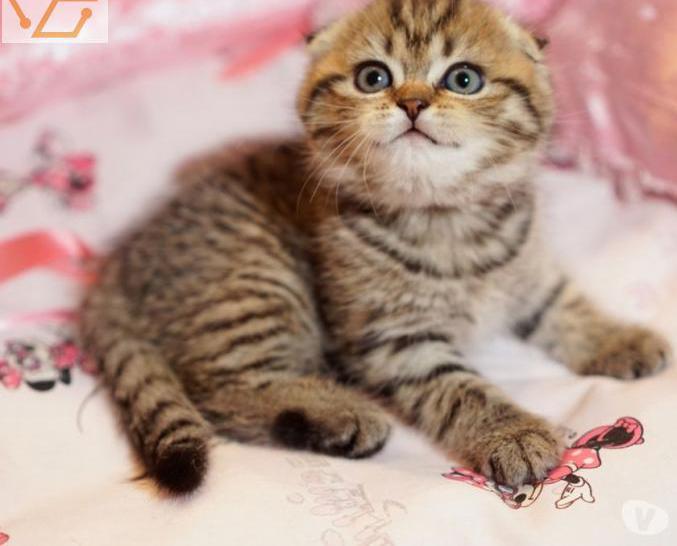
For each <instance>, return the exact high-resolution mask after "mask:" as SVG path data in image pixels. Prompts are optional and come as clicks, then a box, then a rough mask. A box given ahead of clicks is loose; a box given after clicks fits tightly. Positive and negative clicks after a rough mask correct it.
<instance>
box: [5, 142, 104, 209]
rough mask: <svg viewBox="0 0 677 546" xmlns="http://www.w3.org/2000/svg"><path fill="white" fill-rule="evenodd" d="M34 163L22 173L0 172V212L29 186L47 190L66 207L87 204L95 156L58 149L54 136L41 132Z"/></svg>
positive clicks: (86, 206) (90, 193) (91, 186)
mask: <svg viewBox="0 0 677 546" xmlns="http://www.w3.org/2000/svg"><path fill="white" fill-rule="evenodd" d="M34 153H35V165H34V167H33V168H32V169H31V170H30V171H29V172H28V174H26V175H14V174H9V173H7V172H4V171H0V212H2V210H3V209H4V208H6V207H7V206H8V205H9V203H10V202H11V201H12V200H13V199H14V198H15V197H16V196H17V195H19V194H20V193H21V192H23V191H25V190H27V189H29V188H39V189H42V190H47V191H49V192H51V193H53V194H55V195H57V196H58V197H59V200H60V201H61V202H62V203H63V204H64V205H65V206H67V207H69V208H73V209H84V208H88V207H89V206H90V205H91V197H92V191H93V189H94V183H95V180H94V172H95V169H96V158H95V157H94V156H93V155H92V154H89V153H67V152H63V151H61V150H60V145H59V142H58V139H57V137H56V136H55V135H54V134H53V133H49V132H47V133H44V134H43V135H42V136H41V137H40V138H39V140H38V143H37V144H36V146H35V149H34Z"/></svg>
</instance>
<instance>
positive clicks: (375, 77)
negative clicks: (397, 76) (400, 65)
mask: <svg viewBox="0 0 677 546" xmlns="http://www.w3.org/2000/svg"><path fill="white" fill-rule="evenodd" d="M392 83H393V77H392V75H391V74H390V70H388V67H387V66H386V65H384V64H383V63H379V62H376V61H373V62H367V63H363V64H361V65H360V66H358V67H357V71H356V73H355V86H356V87H357V88H358V89H359V90H360V91H362V92H363V93H378V92H379V91H383V90H384V89H387V88H388V87H390V86H391V85H392Z"/></svg>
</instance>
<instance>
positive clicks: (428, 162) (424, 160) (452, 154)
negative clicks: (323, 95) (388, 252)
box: [321, 136, 533, 209]
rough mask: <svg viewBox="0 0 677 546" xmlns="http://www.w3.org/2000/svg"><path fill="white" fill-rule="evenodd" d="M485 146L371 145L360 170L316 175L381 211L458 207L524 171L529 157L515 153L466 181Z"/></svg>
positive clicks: (411, 141)
mask: <svg viewBox="0 0 677 546" xmlns="http://www.w3.org/2000/svg"><path fill="white" fill-rule="evenodd" d="M491 144H492V143H491V141H490V140H489V139H483V138H477V137H475V138H474V139H472V140H470V141H468V142H465V143H463V144H462V145H461V146H460V147H458V148H457V147H453V146H445V145H443V144H434V143H432V142H430V141H428V140H426V139H425V138H423V137H418V136H417V137H411V136H409V137H403V138H400V139H397V140H395V141H393V142H390V143H389V144H380V145H375V146H373V147H372V148H371V149H370V151H369V154H368V163H369V164H368V166H367V168H366V169H363V168H362V166H355V167H351V166H347V165H342V164H341V163H335V164H333V165H332V166H331V167H330V168H329V169H326V170H323V171H322V175H324V177H325V178H324V180H325V183H327V184H340V187H341V188H342V189H343V191H346V192H348V193H350V194H352V195H353V197H358V198H360V197H364V198H365V200H368V201H371V202H374V203H378V204H380V205H381V206H384V207H386V208H393V209H401V208H410V209H416V208H429V207H452V206H459V205H463V204H464V203H469V202H472V201H473V200H474V198H475V197H477V196H478V195H480V194H481V193H483V190H486V188H487V184H490V185H492V186H493V185H495V184H496V183H499V184H505V185H507V186H509V185H510V184H511V182H513V181H515V180H523V179H524V175H525V174H526V173H527V172H528V171H529V169H530V166H531V164H532V163H533V154H521V155H520V156H518V157H517V158H516V160H515V161H513V162H512V163H508V164H505V165H503V166H501V167H500V168H496V169H491V170H490V171H486V172H485V173H484V175H483V176H473V177H472V181H470V180H469V179H468V175H470V174H471V173H474V172H476V171H477V169H478V167H479V165H480V163H481V162H482V159H483V158H485V157H486V156H487V150H489V149H491ZM330 163H331V162H330ZM322 175H321V176H322ZM367 192H368V193H367Z"/></svg>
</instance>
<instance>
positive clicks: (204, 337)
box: [171, 266, 389, 457]
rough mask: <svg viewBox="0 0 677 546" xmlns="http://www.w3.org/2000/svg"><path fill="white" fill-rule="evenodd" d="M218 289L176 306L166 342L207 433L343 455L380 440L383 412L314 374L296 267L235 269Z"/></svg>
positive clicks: (313, 334) (311, 319) (317, 348)
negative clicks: (212, 297)
mask: <svg viewBox="0 0 677 546" xmlns="http://www.w3.org/2000/svg"><path fill="white" fill-rule="evenodd" d="M271 271H272V269H271ZM218 290H219V296H218V301H215V302H213V303H211V304H209V305H204V304H201V305H198V306H196V308H195V310H191V309H190V305H188V304H184V308H186V309H184V311H185V313H184V314H183V315H182V316H184V317H185V318H184V319H182V320H178V321H175V322H174V323H173V325H172V332H175V336H174V339H178V344H177V345H174V346H173V347H171V353H172V356H171V360H172V361H174V362H176V371H177V373H178V374H179V377H180V378H181V381H182V383H183V385H184V387H185V389H186V391H187V393H188V396H189V397H190V398H191V400H192V401H193V402H194V403H195V405H196V406H197V407H198V408H199V409H200V411H201V412H202V414H203V415H204V416H205V417H206V418H207V420H208V421H210V422H211V423H212V426H213V428H214V430H215V431H216V432H217V433H219V434H221V435H224V436H227V437H229V438H232V439H235V440H240V441H244V442H253V443H257V444H263V445H265V444H278V445H280V444H281V445H286V446H290V447H295V448H307V449H311V450H314V451H319V452H322V453H328V454H334V455H342V456H346V457H364V456H367V455H370V454H372V453H375V452H376V451H378V450H379V449H380V448H381V447H382V446H383V445H384V443H385V441H386V438H387V436H388V432H389V424H388V420H387V416H386V412H385V411H384V410H382V409H381V408H380V407H379V406H378V405H377V404H376V403H375V402H372V401H371V400H369V399H368V398H367V397H365V396H364V395H363V394H361V393H359V392H358V391H356V390H348V389H346V388H344V387H341V386H339V385H338V384H337V383H336V382H333V381H331V380H330V379H325V378H322V377H321V376H322V375H323V374H325V373H328V371H329V370H328V369H327V368H326V365H325V362H324V356H323V343H322V332H321V329H320V320H319V318H318V317H317V315H316V312H315V310H314V305H313V300H312V295H311V293H310V290H309V288H308V283H307V282H305V281H304V279H303V278H302V277H301V276H300V275H299V274H298V273H297V272H295V271H293V270H288V271H284V270H282V269H279V268H278V270H277V271H276V274H275V275H272V274H271V273H270V271H268V270H258V269H255V268H254V267H251V268H246V267H244V266H243V267H242V268H241V270H240V271H238V272H237V273H236V274H234V275H233V277H232V278H231V279H229V280H228V281H227V282H223V283H220V284H219V285H218Z"/></svg>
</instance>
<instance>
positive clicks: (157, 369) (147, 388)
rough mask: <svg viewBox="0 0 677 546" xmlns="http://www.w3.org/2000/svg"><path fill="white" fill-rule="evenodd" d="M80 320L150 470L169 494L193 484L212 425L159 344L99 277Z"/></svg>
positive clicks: (200, 476) (202, 470) (199, 476)
mask: <svg viewBox="0 0 677 546" xmlns="http://www.w3.org/2000/svg"><path fill="white" fill-rule="evenodd" d="M107 273H109V272H107ZM81 319H82V334H83V342H84V344H85V348H86V350H88V351H90V352H91V354H92V355H94V356H95V357H97V360H98V362H99V366H100V370H101V372H102V375H103V379H104V381H105V383H106V384H107V385H108V387H109V389H110V392H111V394H112V397H113V400H114V401H115V403H116V405H117V406H118V409H119V413H120V415H121V417H122V421H123V423H124V424H125V427H126V429H127V431H128V433H129V437H130V438H131V441H132V443H133V444H134V447H135V448H136V449H137V451H138V453H139V454H140V456H141V458H142V459H143V462H144V463H145V465H146V468H147V469H148V472H149V474H150V475H151V476H152V477H154V478H155V479H156V480H157V482H158V483H159V484H160V485H161V486H162V487H163V488H164V489H166V490H168V491H169V492H171V493H174V494H184V493H189V492H191V491H194V490H195V489H197V488H198V487H199V486H200V484H201V483H202V481H203V480H204V477H205V475H206V473H207V465H208V443H209V439H210V437H211V429H210V427H209V425H208V423H207V422H206V421H205V420H204V418H203V417H202V415H201V414H200V412H199V411H198V410H197V408H196V407H195V406H194V405H193V404H192V403H191V401H190V400H189V399H188V397H187V396H186V394H185V392H184V390H183V387H182V386H181V384H180V382H179V381H178V379H177V377H176V376H175V374H174V372H173V371H172V369H171V368H170V367H169V365H168V364H167V363H166V362H165V361H164V359H163V357H162V355H161V354H160V352H159V351H158V349H157V348H156V347H155V346H154V345H153V344H151V343H150V342H148V341H145V340H142V339H139V338H138V337H137V335H136V334H135V331H134V322H135V321H134V318H133V316H132V314H131V313H130V312H129V309H128V303H127V301H126V299H125V298H124V296H123V295H122V294H120V293H119V291H118V289H117V288H116V287H115V283H113V282H111V283H106V282H105V280H104V281H103V282H102V283H101V284H100V285H99V286H98V287H97V288H95V289H94V290H93V291H92V292H91V293H90V295H89V297H88V298H87V300H86V302H85V304H84V306H83V309H82V316H81Z"/></svg>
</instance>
